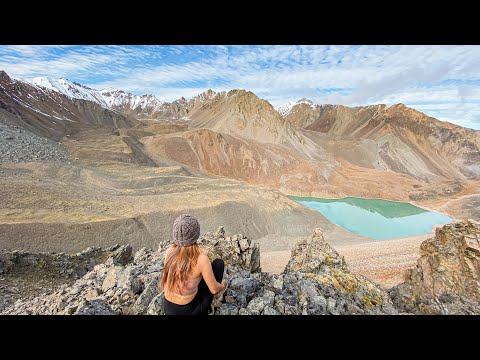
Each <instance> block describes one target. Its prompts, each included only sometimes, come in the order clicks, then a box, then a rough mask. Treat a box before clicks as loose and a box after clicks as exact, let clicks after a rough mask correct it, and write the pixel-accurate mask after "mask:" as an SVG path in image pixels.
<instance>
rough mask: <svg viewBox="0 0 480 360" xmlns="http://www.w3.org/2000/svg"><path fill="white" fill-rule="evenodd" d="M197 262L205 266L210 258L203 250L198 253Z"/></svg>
mask: <svg viewBox="0 0 480 360" xmlns="http://www.w3.org/2000/svg"><path fill="white" fill-rule="evenodd" d="M197 263H198V264H199V265H200V266H205V265H207V264H210V259H209V258H208V256H207V255H206V254H205V253H204V252H201V253H200V255H198V260H197Z"/></svg>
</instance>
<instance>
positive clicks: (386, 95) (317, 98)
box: [0, 45, 480, 129]
mask: <svg viewBox="0 0 480 360" xmlns="http://www.w3.org/2000/svg"><path fill="white" fill-rule="evenodd" d="M0 69H1V70H5V71H6V72H7V73H8V74H9V75H10V76H12V77H14V78H17V79H21V80H31V79H32V78H33V77H36V76H50V77H53V78H60V77H65V78H67V79H69V80H72V81H76V82H79V83H81V84H83V85H87V86H90V87H93V88H96V89H102V88H106V87H113V88H117V89H122V90H125V91H128V92H132V93H134V94H138V95H141V94H154V95H156V96H157V97H158V98H159V99H160V100H164V101H172V100H174V99H177V98H179V97H182V96H184V97H186V98H189V97H192V96H195V95H197V94H199V93H200V92H202V91H204V90H206V89H209V88H211V89H213V90H215V91H222V90H230V89H238V88H241V89H247V90H250V91H253V92H254V93H256V94H257V95H258V96H260V97H261V98H264V99H267V100H269V101H270V102H271V103H272V104H273V105H274V106H277V105H281V104H283V103H285V102H287V101H296V100H298V99H300V98H303V97H306V98H309V99H311V100H313V101H314V102H316V103H319V104H324V103H330V104H344V105H350V106H356V105H370V104H378V103H384V104H387V105H391V104H395V103H400V102H401V103H404V104H406V105H407V106H411V107H413V108H416V109H418V110H420V111H423V112H425V113H426V114H428V115H430V116H433V117H436V118H438V119H440V120H446V121H450V122H453V123H456V124H459V125H462V126H467V127H470V128H475V129H480V46H457V45H455V46H439V45H436V46H426V45H425V46H424V45H422V46H412V45H405V46H397V45H395V46H393V45H392V46H390V45H387V46H386V45H378V46H377V45H368V46H343V45H342V46H336V45H322V46H303V45H302V46H285V45H279V46H196V45H195V46H92V45H89V46H52V45H49V46H30V45H22V46H16V45H15V46H11V45H8V46H6V45H1V46H0Z"/></svg>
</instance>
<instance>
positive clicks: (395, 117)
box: [0, 72, 480, 200]
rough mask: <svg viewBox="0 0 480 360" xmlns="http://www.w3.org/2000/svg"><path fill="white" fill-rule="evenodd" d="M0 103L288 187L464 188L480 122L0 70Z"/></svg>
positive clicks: (400, 192)
mask: <svg viewBox="0 0 480 360" xmlns="http://www.w3.org/2000/svg"><path fill="white" fill-rule="evenodd" d="M0 112H2V113H3V114H4V116H6V117H10V118H11V117H12V116H14V118H13V121H14V122H15V123H16V124H19V125H21V126H23V127H25V128H27V129H28V130H31V131H33V132H35V133H38V134H41V135H43V136H47V137H50V138H54V139H57V140H59V139H62V138H63V137H64V136H66V135H72V134H74V133H78V132H82V131H85V130H88V129H90V128H92V127H98V126H100V127H106V128H115V129H117V132H118V133H119V134H120V135H121V136H120V137H121V138H122V140H123V142H127V144H129V146H130V147H132V146H133V145H132V143H133V142H135V144H136V149H137V150H138V149H140V148H141V152H142V156H143V158H145V157H148V158H149V159H150V160H149V161H150V163H152V162H153V163H161V162H162V161H173V162H174V163H178V164H182V165H186V166H187V167H188V168H189V169H191V170H192V171H199V172H200V173H204V174H209V175H220V176H224V177H229V178H233V179H239V180H242V181H246V182H249V183H253V184H259V185H265V186H268V187H273V188H275V189H279V190H280V191H282V192H284V193H286V194H292V195H313V196H315V195H317V196H324V197H325V196H332V197H333V196H334V197H337V196H345V195H351V196H370V197H382V198H389V199H395V200H405V199H408V198H409V197H410V198H415V196H419V195H418V193H419V192H422V191H423V190H425V189H429V188H430V187H431V186H432V184H438V183H441V184H443V183H445V184H447V186H450V185H448V184H451V183H452V182H454V183H455V184H458V183H459V182H460V183H461V184H462V185H461V186H460V187H459V186H456V187H455V188H456V189H460V190H462V189H464V187H465V184H466V183H468V182H470V181H477V180H479V179H480V132H479V131H476V130H472V129H467V128H463V127H461V126H458V125H454V124H451V123H448V122H444V121H439V120H437V119H434V118H432V117H429V116H427V115H425V114H423V113H421V112H419V111H416V110H414V109H411V108H408V107H406V106H405V105H403V104H396V105H392V106H386V105H383V104H378V105H371V106H360V107H347V106H342V105H318V104H314V103H313V102H312V101H310V100H308V99H301V100H299V101H297V102H290V103H287V104H285V105H282V106H279V107H277V108H274V107H273V106H272V105H271V104H270V103H269V102H268V101H266V100H263V99H260V98H259V97H257V96H256V95H255V94H254V93H252V92H250V91H246V90H231V91H228V92H218V93H217V92H214V91H212V90H208V91H206V92H204V93H202V94H199V95H197V96H195V97H193V98H191V99H185V98H181V99H178V100H176V101H173V102H164V101H161V100H159V99H157V98H156V97H155V96H153V95H141V96H138V95H133V94H130V93H127V92H124V91H122V90H117V89H103V90H95V89H92V88H89V87H86V86H83V85H81V84H78V83H76V82H72V81H69V80H67V79H64V78H62V79H59V80H54V79H51V78H48V77H37V78H34V79H33V80H32V81H31V83H27V82H22V81H17V80H14V79H11V78H10V77H9V76H8V75H7V74H6V73H5V72H1V73H0ZM128 138H129V139H128ZM137 153H138V151H137ZM79 157H81V154H80V155H79ZM129 161H134V160H129ZM427 192H428V191H427Z"/></svg>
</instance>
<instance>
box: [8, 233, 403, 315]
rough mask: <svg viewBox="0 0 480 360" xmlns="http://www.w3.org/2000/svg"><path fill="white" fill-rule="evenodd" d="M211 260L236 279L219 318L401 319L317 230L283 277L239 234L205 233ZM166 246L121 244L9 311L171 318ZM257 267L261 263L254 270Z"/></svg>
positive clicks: (294, 254)
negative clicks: (263, 267) (166, 304)
mask: <svg viewBox="0 0 480 360" xmlns="http://www.w3.org/2000/svg"><path fill="white" fill-rule="evenodd" d="M199 243H200V246H202V247H203V248H204V249H205V250H206V251H207V253H208V254H209V256H210V258H211V259H212V260H213V258H215V257H220V258H222V259H223V260H224V261H225V262H226V264H227V266H226V269H225V278H227V279H228V280H229V286H228V288H227V289H226V291H225V293H224V296H223V298H222V300H221V304H220V307H219V308H218V309H217V310H216V314H217V315H219V314H238V315H246V314H257V315H260V314H265V315H276V314H287V315H295V314H297V315H298V314H348V313H355V314H386V313H388V314H394V313H396V311H395V309H394V308H393V306H392V304H391V302H390V299H389V297H388V295H387V293H386V292H385V291H384V290H383V289H382V288H380V287H379V286H378V285H376V284H374V283H373V282H371V281H369V280H367V279H366V278H364V277H361V276H358V275H354V274H352V273H350V271H349V269H348V267H347V265H346V264H345V261H344V259H343V258H342V257H341V256H340V255H339V254H338V253H337V252H336V251H335V250H334V249H333V248H332V247H331V246H330V245H328V244H327V243H326V242H325V241H324V240H323V235H322V233H321V230H319V229H316V230H315V232H314V234H313V235H312V239H311V241H307V240H303V241H300V242H298V243H297V244H296V246H295V247H294V249H293V250H292V257H291V260H290V261H289V263H288V265H287V267H286V268H285V271H284V272H283V273H282V274H269V273H261V272H259V270H260V263H259V261H260V258H259V248H258V244H255V243H252V242H251V241H250V240H249V239H247V238H246V237H245V236H243V235H241V234H238V235H233V236H231V237H225V234H224V233H222V232H218V234H217V235H213V234H212V233H207V234H204V235H203V236H202V237H201V239H200V241H199ZM164 250H165V246H160V248H159V251H157V252H154V251H152V250H148V249H140V250H139V251H137V253H136V254H135V255H134V256H133V257H132V256H131V251H130V250H129V247H128V246H125V247H119V246H117V247H113V248H111V249H110V250H109V252H107V253H105V255H108V258H107V259H106V261H105V263H103V264H97V265H95V266H93V268H92V269H91V271H89V272H88V273H86V274H85V275H84V277H83V278H81V279H78V280H77V281H76V282H75V283H74V284H72V285H69V286H64V287H62V288H60V289H58V290H56V291H55V292H53V293H51V294H49V295H47V294H45V295H42V296H39V297H36V298H33V299H26V300H23V301H18V302H17V303H15V305H14V306H11V307H9V308H7V309H6V311H4V313H7V314H20V313H27V312H30V313H33V314H101V313H116V314H151V315H157V314H163V300H164V299H163V293H160V292H159V289H158V281H159V278H160V275H161V270H162V269H163V260H164ZM252 264H256V265H253V266H252Z"/></svg>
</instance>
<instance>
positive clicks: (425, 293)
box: [390, 220, 480, 314]
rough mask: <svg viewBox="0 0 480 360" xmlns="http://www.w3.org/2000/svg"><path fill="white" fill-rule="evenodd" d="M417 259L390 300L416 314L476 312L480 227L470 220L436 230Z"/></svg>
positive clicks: (479, 289) (479, 298) (479, 296)
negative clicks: (414, 265) (415, 264)
mask: <svg viewBox="0 0 480 360" xmlns="http://www.w3.org/2000/svg"><path fill="white" fill-rule="evenodd" d="M420 249H421V257H420V259H419V260H418V262H417V266H416V267H415V268H414V269H410V270H408V271H407V273H406V275H405V282H404V283H402V284H400V285H398V286H396V287H394V288H392V289H391V291H390V294H391V297H392V299H393V300H394V302H395V304H396V305H397V306H398V307H399V308H400V309H402V310H404V311H408V312H414V313H420V314H479V313H480V302H479V301H480V227H479V225H478V223H474V222H472V221H468V220H466V221H464V222H458V223H455V224H449V225H445V226H443V227H441V228H437V230H436V233H435V237H434V238H431V239H428V240H426V241H424V242H423V243H422V245H421V247H420Z"/></svg>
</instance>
